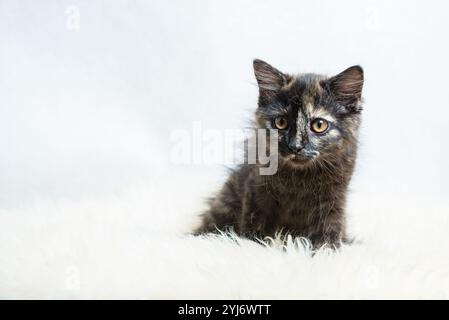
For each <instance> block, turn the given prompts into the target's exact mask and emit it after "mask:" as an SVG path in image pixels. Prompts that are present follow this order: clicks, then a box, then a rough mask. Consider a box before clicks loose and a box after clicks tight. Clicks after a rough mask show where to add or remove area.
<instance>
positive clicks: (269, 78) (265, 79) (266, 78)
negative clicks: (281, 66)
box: [253, 59, 288, 92]
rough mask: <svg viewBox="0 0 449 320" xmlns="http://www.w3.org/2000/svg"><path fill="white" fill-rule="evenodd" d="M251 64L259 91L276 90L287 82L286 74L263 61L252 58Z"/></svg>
mask: <svg viewBox="0 0 449 320" xmlns="http://www.w3.org/2000/svg"><path fill="white" fill-rule="evenodd" d="M253 66H254V74H255V75H256V79H257V84H258V85H259V90H260V92H266V91H268V92H276V91H278V90H280V89H281V88H282V87H283V86H285V85H286V84H287V81H288V76H287V75H285V74H283V73H282V72H281V71H279V70H278V69H276V68H274V67H272V66H271V65H269V64H268V63H266V62H265V61H262V60H259V59H254V61H253Z"/></svg>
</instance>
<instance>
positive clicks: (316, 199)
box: [267, 178, 341, 220]
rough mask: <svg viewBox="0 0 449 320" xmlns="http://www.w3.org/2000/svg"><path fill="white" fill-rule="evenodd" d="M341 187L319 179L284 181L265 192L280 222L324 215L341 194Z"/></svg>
mask: <svg viewBox="0 0 449 320" xmlns="http://www.w3.org/2000/svg"><path fill="white" fill-rule="evenodd" d="M340 189H341V186H340V185H338V184H332V183H330V182H329V181H322V180H321V179H319V178H310V179H302V180H299V179H297V180H294V181H292V180H290V181H289V180H286V181H283V182H281V183H278V184H273V185H272V187H271V188H270V190H267V191H268V192H269V193H270V195H271V197H270V201H272V202H274V203H275V207H276V213H275V214H276V216H278V217H279V218H280V219H281V220H285V219H290V218H291V217H297V218H300V217H306V216H309V215H317V214H319V215H322V214H325V213H326V212H327V211H329V209H330V208H331V207H332V204H333V203H334V202H335V195H337V194H339V193H341V192H340Z"/></svg>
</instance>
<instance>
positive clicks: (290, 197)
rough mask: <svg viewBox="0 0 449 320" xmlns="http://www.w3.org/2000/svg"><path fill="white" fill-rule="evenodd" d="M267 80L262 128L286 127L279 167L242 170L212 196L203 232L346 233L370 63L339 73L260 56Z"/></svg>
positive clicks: (258, 69)
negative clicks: (278, 64)
mask: <svg viewBox="0 0 449 320" xmlns="http://www.w3.org/2000/svg"><path fill="white" fill-rule="evenodd" d="M254 72H255V75H256V79H257V82H258V86H259V105H258V108H257V111H256V123H257V128H265V129H278V134H279V140H278V141H279V142H278V149H279V158H278V162H279V167H278V170H277V172H276V173H275V174H274V175H261V174H260V172H259V170H258V169H259V168H260V165H259V164H253V165H250V164H244V165H241V166H239V167H238V168H237V169H236V170H234V171H233V172H232V173H231V175H230V177H229V178H228V180H227V181H226V183H225V184H224V186H223V188H222V189H221V191H220V192H219V193H218V194H217V195H216V196H215V197H214V198H213V199H211V201H210V208H209V210H208V211H207V212H205V213H204V214H203V216H202V225H201V226H200V227H199V228H198V229H197V230H196V231H195V234H202V233H208V232H217V231H218V229H220V230H228V229H232V230H234V231H235V232H237V233H238V234H239V235H241V236H245V237H249V238H254V237H258V238H263V237H265V236H274V235H275V234H276V233H277V232H279V231H282V232H283V233H289V234H292V235H293V236H302V237H306V238H308V239H309V240H310V241H311V243H312V245H313V246H314V247H319V246H321V245H324V244H329V245H331V246H338V245H339V244H341V242H344V241H345V240H346V233H345V222H346V221H345V220H346V219H345V201H346V193H347V188H348V184H349V181H350V180H351V176H352V173H353V169H354V164H355V160H356V154H357V135H358V128H359V123H360V114H361V110H362V107H361V93H362V87H363V70H362V68H361V67H360V66H353V67H350V68H348V69H346V70H345V71H343V72H341V73H340V74H338V75H336V76H334V77H330V78H327V77H324V76H320V75H316V74H300V75H296V76H294V75H288V74H284V73H282V72H281V71H279V70H277V69H275V68H274V67H272V66H271V65H269V64H268V63H266V62H264V61H261V60H254Z"/></svg>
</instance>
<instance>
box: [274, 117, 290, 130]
mask: <svg viewBox="0 0 449 320" xmlns="http://www.w3.org/2000/svg"><path fill="white" fill-rule="evenodd" d="M274 124H275V126H276V128H277V129H279V130H284V129H287V127H288V121H287V119H285V118H284V117H277V118H276V119H274Z"/></svg>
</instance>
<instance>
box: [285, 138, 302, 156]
mask: <svg viewBox="0 0 449 320" xmlns="http://www.w3.org/2000/svg"><path fill="white" fill-rule="evenodd" d="M288 148H289V149H290V151H292V152H296V153H298V152H300V151H301V150H302V149H303V146H302V144H301V143H300V142H299V141H298V140H296V139H295V140H293V141H291V142H290V143H289V144H288Z"/></svg>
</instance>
